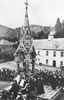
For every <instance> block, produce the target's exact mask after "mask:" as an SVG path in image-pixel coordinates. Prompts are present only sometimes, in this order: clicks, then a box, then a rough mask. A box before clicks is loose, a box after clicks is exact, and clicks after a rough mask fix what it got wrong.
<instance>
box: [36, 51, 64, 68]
mask: <svg viewBox="0 0 64 100" xmlns="http://www.w3.org/2000/svg"><path fill="white" fill-rule="evenodd" d="M38 51H40V55H38ZM46 51H48V52H49V53H48V56H47V55H46ZM54 51H55V50H36V53H37V57H36V58H37V61H36V63H38V64H39V63H42V64H45V65H46V59H48V64H47V65H50V66H53V61H54V60H55V61H56V67H60V62H61V61H62V62H63V66H64V56H63V57H61V50H60V51H56V56H54V55H53V52H54ZM39 59H40V60H39Z"/></svg>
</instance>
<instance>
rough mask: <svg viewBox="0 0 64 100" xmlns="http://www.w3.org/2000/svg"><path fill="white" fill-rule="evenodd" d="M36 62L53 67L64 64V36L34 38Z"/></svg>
mask: <svg viewBox="0 0 64 100" xmlns="http://www.w3.org/2000/svg"><path fill="white" fill-rule="evenodd" d="M34 47H35V50H36V53H37V57H36V58H37V61H36V63H38V64H39V63H42V64H43V65H49V66H53V67H61V66H64V38H58V39H57V38H56V39H54V38H49V39H42V40H34Z"/></svg>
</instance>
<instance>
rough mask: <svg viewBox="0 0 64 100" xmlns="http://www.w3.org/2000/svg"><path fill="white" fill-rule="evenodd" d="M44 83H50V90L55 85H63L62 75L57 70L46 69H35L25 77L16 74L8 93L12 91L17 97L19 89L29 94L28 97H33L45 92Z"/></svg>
mask: <svg viewBox="0 0 64 100" xmlns="http://www.w3.org/2000/svg"><path fill="white" fill-rule="evenodd" d="M44 85H47V86H49V85H50V86H51V87H52V90H55V89H56V88H57V87H58V88H59V87H61V86H63V87H64V77H63V76H62V75H61V73H60V72H58V71H55V72H52V71H48V70H35V73H34V75H32V74H31V75H29V77H28V76H26V79H25V78H24V77H23V76H21V75H17V77H16V78H14V80H13V84H12V87H11V89H10V90H9V95H10V94H11V92H14V97H16V98H18V92H19V91H20V93H21V94H29V95H28V98H31V97H35V96H36V95H39V94H44V93H45V90H44Z"/></svg>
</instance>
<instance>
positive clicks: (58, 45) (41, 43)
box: [33, 38, 64, 50]
mask: <svg viewBox="0 0 64 100" xmlns="http://www.w3.org/2000/svg"><path fill="white" fill-rule="evenodd" d="M33 44H34V47H35V49H40V50H42V49H50V50H53V49H55V50H64V38H56V39H52V40H48V39H41V40H34V41H33Z"/></svg>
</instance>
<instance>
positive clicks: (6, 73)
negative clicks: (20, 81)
mask: <svg viewBox="0 0 64 100" xmlns="http://www.w3.org/2000/svg"><path fill="white" fill-rule="evenodd" d="M14 77H16V72H15V70H11V69H6V68H2V69H0V81H12V80H13V79H14Z"/></svg>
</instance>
